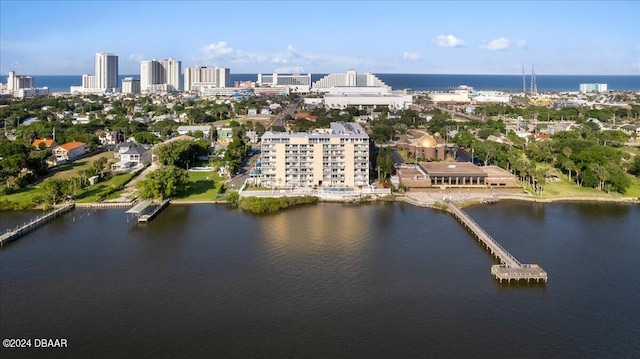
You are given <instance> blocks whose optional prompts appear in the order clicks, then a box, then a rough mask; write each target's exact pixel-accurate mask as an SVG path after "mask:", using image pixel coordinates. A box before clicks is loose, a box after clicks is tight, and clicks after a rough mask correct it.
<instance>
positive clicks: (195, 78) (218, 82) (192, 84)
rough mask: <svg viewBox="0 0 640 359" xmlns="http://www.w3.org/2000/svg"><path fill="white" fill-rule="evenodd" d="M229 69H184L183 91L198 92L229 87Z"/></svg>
mask: <svg viewBox="0 0 640 359" xmlns="http://www.w3.org/2000/svg"><path fill="white" fill-rule="evenodd" d="M230 72H231V71H230V70H229V68H224V67H217V66H216V67H198V66H196V67H192V68H189V67H188V68H186V69H184V90H185V91H200V90H201V89H204V88H221V87H231V85H230V84H231V78H230Z"/></svg>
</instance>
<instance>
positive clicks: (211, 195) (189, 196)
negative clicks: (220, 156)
mask: <svg viewBox="0 0 640 359" xmlns="http://www.w3.org/2000/svg"><path fill="white" fill-rule="evenodd" d="M223 184H224V180H223V178H222V177H220V176H219V175H218V172H216V171H210V172H189V189H187V190H186V191H182V192H180V193H178V195H177V196H175V197H174V198H173V200H175V201H177V202H179V201H213V200H215V199H216V196H217V195H218V192H219V191H220V187H222V185H223Z"/></svg>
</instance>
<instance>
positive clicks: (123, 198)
mask: <svg viewBox="0 0 640 359" xmlns="http://www.w3.org/2000/svg"><path fill="white" fill-rule="evenodd" d="M157 169H158V165H157V164H155V163H152V164H151V166H149V167H147V168H146V169H145V170H144V171H142V172H141V173H140V174H139V175H138V176H137V177H136V178H134V179H132V180H131V181H130V182H129V183H127V184H126V185H125V186H124V190H123V191H122V192H120V196H118V198H114V199H109V200H106V201H105V202H130V201H131V199H130V198H132V197H133V196H134V195H135V193H136V183H138V182H139V181H142V180H144V179H145V178H147V175H148V174H149V173H151V172H153V171H155V170H157Z"/></svg>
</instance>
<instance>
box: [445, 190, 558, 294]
mask: <svg viewBox="0 0 640 359" xmlns="http://www.w3.org/2000/svg"><path fill="white" fill-rule="evenodd" d="M447 207H448V208H449V210H450V211H451V213H452V214H453V216H454V217H455V218H456V219H457V220H458V221H459V222H460V223H462V224H463V225H464V226H465V227H466V228H467V229H469V230H470V231H471V232H473V234H474V235H475V236H476V237H477V238H478V240H479V241H480V242H481V243H482V244H483V245H484V246H485V247H486V248H487V249H488V250H489V252H491V254H492V255H494V256H495V257H496V258H498V259H499V260H500V262H502V264H496V265H493V266H491V274H492V275H493V276H494V277H496V279H498V280H499V281H500V283H502V281H503V280H506V281H507V282H511V280H515V281H518V280H520V279H523V280H526V281H527V282H529V281H530V280H535V281H536V282H539V281H544V282H547V279H548V278H547V272H545V271H544V270H543V269H542V268H541V267H540V266H539V265H537V264H522V263H520V262H519V261H518V260H517V259H516V258H515V257H514V256H512V255H511V253H509V252H508V251H507V250H506V249H504V248H503V247H502V246H501V245H500V244H499V243H498V242H496V240H495V239H493V238H492V237H491V236H490V235H489V234H488V233H487V232H485V230H484V229H482V227H480V225H479V224H477V223H476V222H475V221H474V220H473V219H472V218H471V217H469V215H467V214H466V213H465V212H464V211H463V210H462V209H460V208H459V207H458V206H456V205H455V204H453V203H452V202H447Z"/></svg>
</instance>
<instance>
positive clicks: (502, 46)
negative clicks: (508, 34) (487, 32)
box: [480, 37, 511, 51]
mask: <svg viewBox="0 0 640 359" xmlns="http://www.w3.org/2000/svg"><path fill="white" fill-rule="evenodd" d="M509 45H511V42H510V41H509V40H508V39H506V38H504V37H501V38H498V39H493V40H491V41H489V42H486V41H483V42H482V43H481V44H480V48H481V49H483V50H489V51H500V50H506V49H508V48H509Z"/></svg>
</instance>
